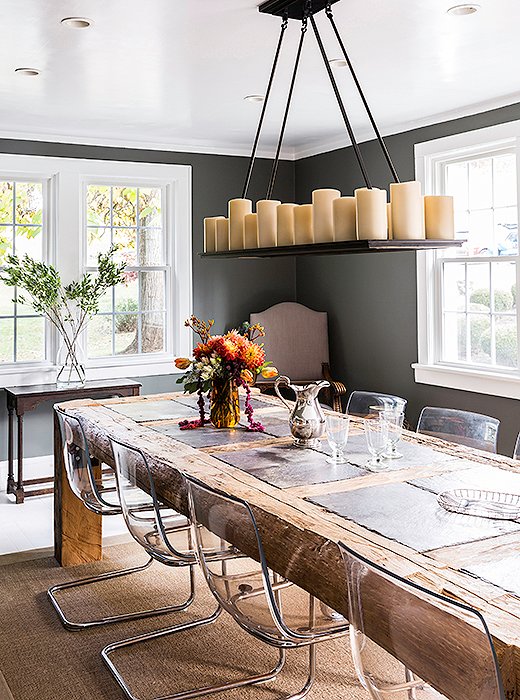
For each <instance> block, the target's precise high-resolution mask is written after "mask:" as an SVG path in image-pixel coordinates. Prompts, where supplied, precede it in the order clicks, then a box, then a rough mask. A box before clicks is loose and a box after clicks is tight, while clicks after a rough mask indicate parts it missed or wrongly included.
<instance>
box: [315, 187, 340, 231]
mask: <svg viewBox="0 0 520 700" xmlns="http://www.w3.org/2000/svg"><path fill="white" fill-rule="evenodd" d="M338 197H341V192H340V191H339V190H314V192H313V193H312V205H313V207H314V209H313V223H312V225H313V230H314V242H315V243H327V242H329V241H333V240H334V219H333V215H332V202H333V201H334V200H335V199H338Z"/></svg>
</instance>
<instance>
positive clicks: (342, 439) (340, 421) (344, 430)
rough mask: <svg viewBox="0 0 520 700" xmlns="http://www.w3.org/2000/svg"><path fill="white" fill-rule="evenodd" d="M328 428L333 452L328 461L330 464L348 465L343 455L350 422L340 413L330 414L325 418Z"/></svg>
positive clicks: (328, 437)
mask: <svg viewBox="0 0 520 700" xmlns="http://www.w3.org/2000/svg"><path fill="white" fill-rule="evenodd" d="M325 420H326V426H327V441H328V443H329V446H330V449H331V450H332V457H329V458H328V459H327V462H328V463H329V464H346V462H347V460H346V459H345V455H344V454H343V450H344V449H345V447H346V444H347V440H348V429H349V424H350V420H349V417H348V416H344V415H342V414H340V413H336V414H328V415H327V416H326V418H325Z"/></svg>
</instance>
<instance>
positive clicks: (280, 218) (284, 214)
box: [276, 204, 297, 245]
mask: <svg viewBox="0 0 520 700" xmlns="http://www.w3.org/2000/svg"><path fill="white" fill-rule="evenodd" d="M296 206H297V205H296V204H280V205H279V206H278V207H277V209H276V221H277V226H276V245H294V210H295V209H296Z"/></svg>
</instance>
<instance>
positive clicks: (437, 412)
mask: <svg viewBox="0 0 520 700" xmlns="http://www.w3.org/2000/svg"><path fill="white" fill-rule="evenodd" d="M499 426H500V421H499V420H497V419H496V418H491V417H490V416H484V415H482V414H481V413H471V412H470V411H459V410H457V409H455V408H432V407H431V406H426V407H425V408H423V410H422V411H421V415H420V416H419V422H418V424H417V432H418V433H423V434H425V435H433V436H434V437H439V438H442V439H443V440H447V441H448V442H456V443H457V444H460V445H467V446H468V447H475V448H477V449H479V450H484V451H486V452H496V451H497V438H498V428H499Z"/></svg>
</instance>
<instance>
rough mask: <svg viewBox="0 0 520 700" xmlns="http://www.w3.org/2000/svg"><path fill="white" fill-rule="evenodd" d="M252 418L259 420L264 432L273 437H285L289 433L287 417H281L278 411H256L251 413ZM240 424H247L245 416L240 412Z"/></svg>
mask: <svg viewBox="0 0 520 700" xmlns="http://www.w3.org/2000/svg"><path fill="white" fill-rule="evenodd" d="M253 420H255V421H260V423H262V425H263V426H264V428H265V432H266V434H268V435H274V437H287V436H288V435H290V434H291V428H290V427H289V419H288V418H284V417H281V415H280V412H279V411H278V412H277V415H273V414H269V413H263V414H262V413H258V414H254V415H253ZM240 425H243V426H244V427H246V426H247V416H246V415H244V414H242V415H241V417H240Z"/></svg>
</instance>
